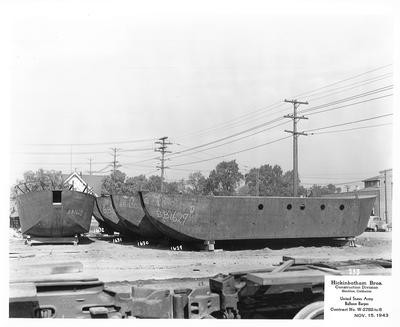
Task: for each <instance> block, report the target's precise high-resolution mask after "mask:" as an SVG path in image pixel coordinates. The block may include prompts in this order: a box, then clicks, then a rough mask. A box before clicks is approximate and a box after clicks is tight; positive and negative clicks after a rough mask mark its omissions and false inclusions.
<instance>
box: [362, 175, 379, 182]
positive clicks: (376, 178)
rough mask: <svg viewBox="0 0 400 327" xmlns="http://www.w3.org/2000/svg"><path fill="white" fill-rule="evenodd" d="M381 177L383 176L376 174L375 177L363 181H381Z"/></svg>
mask: <svg viewBox="0 0 400 327" xmlns="http://www.w3.org/2000/svg"><path fill="white" fill-rule="evenodd" d="M380 179H381V176H374V177H370V178H366V179H364V180H362V181H363V182H372V181H379V180H380Z"/></svg>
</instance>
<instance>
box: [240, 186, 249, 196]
mask: <svg viewBox="0 0 400 327" xmlns="http://www.w3.org/2000/svg"><path fill="white" fill-rule="evenodd" d="M237 193H238V194H239V195H242V196H245V195H252V194H251V192H250V188H249V186H248V185H247V184H244V185H242V186H240V187H239V189H238V191H237Z"/></svg>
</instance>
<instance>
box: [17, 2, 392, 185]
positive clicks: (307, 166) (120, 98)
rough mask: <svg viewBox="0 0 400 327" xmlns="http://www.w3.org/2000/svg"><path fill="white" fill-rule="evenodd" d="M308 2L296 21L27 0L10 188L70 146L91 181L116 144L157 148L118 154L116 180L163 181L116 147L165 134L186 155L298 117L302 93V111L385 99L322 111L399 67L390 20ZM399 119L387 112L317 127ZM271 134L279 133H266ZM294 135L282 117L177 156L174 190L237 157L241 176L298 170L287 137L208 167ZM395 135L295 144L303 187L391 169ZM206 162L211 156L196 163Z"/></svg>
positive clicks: (320, 122)
mask: <svg viewBox="0 0 400 327" xmlns="http://www.w3.org/2000/svg"><path fill="white" fill-rule="evenodd" d="M355 2H356V1H353V2H352V3H353V4H354V3H355ZM305 3H306V2H303V7H302V10H300V11H296V10H295V9H296V7H295V8H294V9H293V7H292V10H291V11H288V10H285V9H284V8H279V7H276V8H275V7H270V6H268V5H265V4H264V5H263V6H250V5H248V6H247V7H234V6H232V7H229V6H228V3H227V2H224V4H225V7H224V6H223V5H222V4H220V5H218V6H214V7H213V6H212V5H211V4H209V3H208V2H206V4H207V5H203V6H202V7H194V6H192V7H189V6H188V7H186V6H176V7H165V6H164V7H163V6H159V3H158V2H157V3H153V2H147V6H146V7H145V6H143V5H142V6H137V5H136V6H134V5H128V2H123V1H112V2H111V1H110V2H108V3H107V2H88V1H79V2H60V1H30V2H26V4H24V6H23V7H21V9H20V11H19V12H18V17H16V19H15V20H14V21H13V30H12V38H11V44H12V66H11V73H12V84H11V92H12V93H11V120H12V121H11V149H12V153H11V160H12V165H11V175H10V178H11V181H15V179H16V178H20V177H21V176H22V173H23V172H24V171H26V170H28V169H31V170H36V169H38V168H40V167H43V168H45V169H59V170H63V171H64V172H69V171H70V168H71V155H70V153H71V150H72V168H73V169H75V168H76V169H77V170H78V171H83V172H84V173H86V172H88V170H89V158H92V163H93V166H92V169H93V170H97V169H102V168H104V167H105V166H106V165H107V162H111V160H112V156H111V154H110V148H111V147H114V146H115V147H117V148H120V149H124V150H128V149H131V150H137V149H149V150H145V151H125V152H124V151H119V152H118V154H119V156H118V160H119V162H120V163H121V164H122V167H121V170H122V171H124V172H126V173H127V174H128V175H129V176H135V175H138V174H140V173H146V174H148V173H157V172H154V171H155V166H156V164H157V160H155V159H154V160H148V159H151V158H154V157H157V153H155V152H154V151H153V148H154V144H153V141H146V142H138V143H130V144H128V143H118V142H125V141H130V140H143V139H144V140H152V139H155V138H158V137H162V136H168V137H169V139H170V140H171V142H172V143H173V145H171V146H170V147H169V150H171V151H173V152H179V151H182V150H184V149H186V148H188V147H193V146H198V145H202V144H205V143H208V142H212V141H214V140H217V139H221V138H225V137H226V136H230V135H233V134H235V133H238V132H241V131H244V130H247V129H250V128H252V127H255V126H257V125H260V124H263V123H266V122H268V121H270V120H273V119H275V118H277V117H282V116H283V115H285V114H288V113H291V112H292V106H291V105H290V104H284V103H283V102H282V101H283V99H285V98H292V97H293V96H295V95H297V94H302V93H306V94H304V95H302V96H299V97H298V99H299V100H302V101H309V105H308V106H306V105H304V106H300V108H299V111H301V110H305V109H308V108H310V109H311V108H313V107H316V106H319V105H325V104H327V103H330V102H333V101H337V100H342V99H344V98H347V97H350V96H353V95H359V94H362V93H365V92H368V91H373V90H377V93H371V95H369V96H364V97H359V98H356V99H355V100H352V101H347V102H343V103H340V104H339V105H336V106H333V105H332V106H329V107H325V108H324V109H329V108H334V107H337V106H340V105H347V104H351V103H354V102H358V101H364V100H368V99H371V98H376V97H381V96H384V95H389V94H391V93H392V90H391V89H390V88H389V87H390V86H391V85H392V84H393V80H392V75H391V72H392V71H393V66H386V65H390V64H392V63H393V51H394V49H393V42H394V41H393V38H394V35H393V25H392V24H393V21H392V17H391V16H385V15H383V14H381V13H380V10H376V11H375V13H376V14H372V13H373V11H372V10H368V11H367V12H363V10H358V11H357V10H355V9H354V8H352V7H349V10H348V11H343V10H332V8H330V7H325V8H322V9H321V8H319V10H315V11H312V10H307V8H308V7H307V6H306V5H305V6H304V4H305ZM307 3H309V2H307ZM111 4H112V5H111ZM253 4H254V3H253ZM309 7H310V8H311V6H309ZM313 8H315V7H313ZM379 8H380V7H378V8H377V9H379ZM383 66H386V67H384V68H380V69H377V70H375V71H373V72H370V73H367V74H364V73H366V72H368V71H370V70H373V69H375V68H378V67H383ZM360 74H363V75H361V76H359V77H357V78H352V77H354V76H356V75H360ZM344 79H348V80H347V81H343V82H341V83H338V84H335V85H332V86H330V87H325V86H327V85H329V84H332V83H335V82H337V81H341V80H344ZM357 83H358V84H357ZM386 86H387V87H388V88H387V89H381V88H383V87H386ZM322 87H325V88H322ZM319 88H322V89H321V90H318V91H315V92H314V93H317V94H314V93H311V92H310V91H313V90H315V89H319ZM329 90H331V91H330V92H328V91H329ZM318 92H320V93H318ZM277 103H279V106H274V107H269V106H271V105H274V104H277ZM392 105H393V99H392V97H391V96H388V97H385V98H381V99H377V100H373V101H369V102H364V103H361V104H358V105H351V106H348V107H344V108H340V109H337V110H332V111H327V112H324V113H321V114H315V115H309V119H308V120H302V121H300V122H299V130H300V131H303V130H310V129H316V128H320V127H325V126H330V125H335V124H339V125H340V124H343V123H347V122H353V121H357V120H362V119H369V118H373V117H376V116H381V115H385V114H390V113H392V112H393V108H392ZM312 112H315V111H310V114H311V113H312ZM304 114H305V115H307V114H306V113H304ZM238 117H239V118H238ZM391 120H392V116H386V117H382V118H379V119H371V120H368V121H364V122H359V123H355V124H349V125H345V126H339V127H336V128H331V129H324V130H321V131H325V132H326V131H334V130H339V129H348V128H358V127H361V126H371V125H382V124H387V123H390V122H391ZM282 121H283V120H282ZM282 121H278V123H281V122H282ZM278 123H276V124H278ZM268 126H273V125H267V126H264V127H263V128H264V129H265V128H266V127H268ZM263 128H259V129H254V130H252V131H251V132H248V133H244V134H240V135H238V136H236V137H235V138H236V139H237V138H240V137H244V136H248V135H249V134H252V133H255V132H258V131H260V130H262V129H263ZM291 128H292V126H291V122H290V121H289V120H287V124H285V125H281V126H278V127H276V128H273V129H271V130H268V131H264V132H260V133H258V134H256V135H252V136H249V137H245V138H242V139H241V140H238V141H236V142H231V143H229V144H225V145H223V146H219V147H215V146H217V145H219V144H221V143H225V142H228V141H232V140H234V139H235V138H229V139H226V140H224V141H222V142H220V143H213V144H212V145H209V146H208V147H200V148H198V149H196V150H195V151H192V152H186V153H182V155H181V156H178V155H176V158H174V157H173V156H171V160H169V161H168V162H167V164H168V166H170V167H171V169H169V170H168V171H167V173H166V176H167V180H174V179H177V178H182V177H187V175H188V174H189V173H190V171H196V170H201V171H203V172H204V174H206V175H208V172H209V170H210V169H212V168H214V167H215V165H216V164H217V163H218V162H220V161H222V160H232V159H236V160H237V162H238V163H239V164H240V168H241V170H242V172H245V171H246V169H249V167H255V166H259V165H261V164H264V163H269V164H279V165H281V166H282V168H283V169H284V170H289V169H292V141H291V139H290V138H289V139H286V140H282V141H278V142H276V143H273V144H269V145H266V146H262V147H259V148H256V149H253V150H250V151H245V152H242V153H239V154H235V155H230V156H226V157H224V158H217V159H212V158H213V157H220V156H223V155H225V154H229V153H232V152H236V151H240V150H244V149H247V148H251V147H255V146H257V145H261V144H263V143H267V142H270V141H274V140H276V139H280V138H283V137H286V136H288V134H287V133H285V132H284V130H285V129H291ZM391 129H392V126H391V125H385V126H379V127H373V128H365V129H357V130H353V131H345V132H338V133H326V134H318V135H317V134H316V135H309V136H301V137H300V140H299V175H300V178H301V180H302V182H304V183H305V184H307V183H328V182H333V183H341V182H347V181H354V180H361V179H363V178H366V177H371V176H374V175H377V174H378V172H379V170H383V169H386V168H391V167H392V141H391V133H392V131H391ZM108 142H109V143H110V144H100V145H74V146H72V147H71V146H69V145H68V144H80V143H81V144H88V143H108ZM112 142H115V144H112ZM43 144H66V145H57V146H49V145H43ZM213 146H214V148H212V149H209V150H206V151H204V150H205V149H207V148H210V147H213ZM39 153H46V154H39ZM184 154H185V155H184ZM205 159H211V160H208V161H202V162H199V163H195V164H189V163H190V162H194V161H200V160H205ZM143 160H147V161H143ZM174 166H175V167H174ZM105 171H106V170H105Z"/></svg>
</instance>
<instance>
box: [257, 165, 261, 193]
mask: <svg viewBox="0 0 400 327" xmlns="http://www.w3.org/2000/svg"><path fill="white" fill-rule="evenodd" d="M256 196H260V168H257V174H256Z"/></svg>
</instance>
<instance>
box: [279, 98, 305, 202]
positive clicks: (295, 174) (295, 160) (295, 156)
mask: <svg viewBox="0 0 400 327" xmlns="http://www.w3.org/2000/svg"><path fill="white" fill-rule="evenodd" d="M284 102H288V103H292V104H293V115H285V116H284V118H290V119H292V120H293V130H292V131H288V130H285V132H287V133H292V134H293V196H294V197H296V196H297V186H298V185H297V183H298V180H299V179H298V174H299V171H298V170H299V167H298V144H297V141H298V140H297V139H298V136H299V135H307V134H306V133H304V132H298V131H297V121H298V120H299V119H308V118H307V117H304V116H297V108H298V107H299V105H301V104H308V102H303V101H297V100H286V99H285V100H284Z"/></svg>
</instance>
